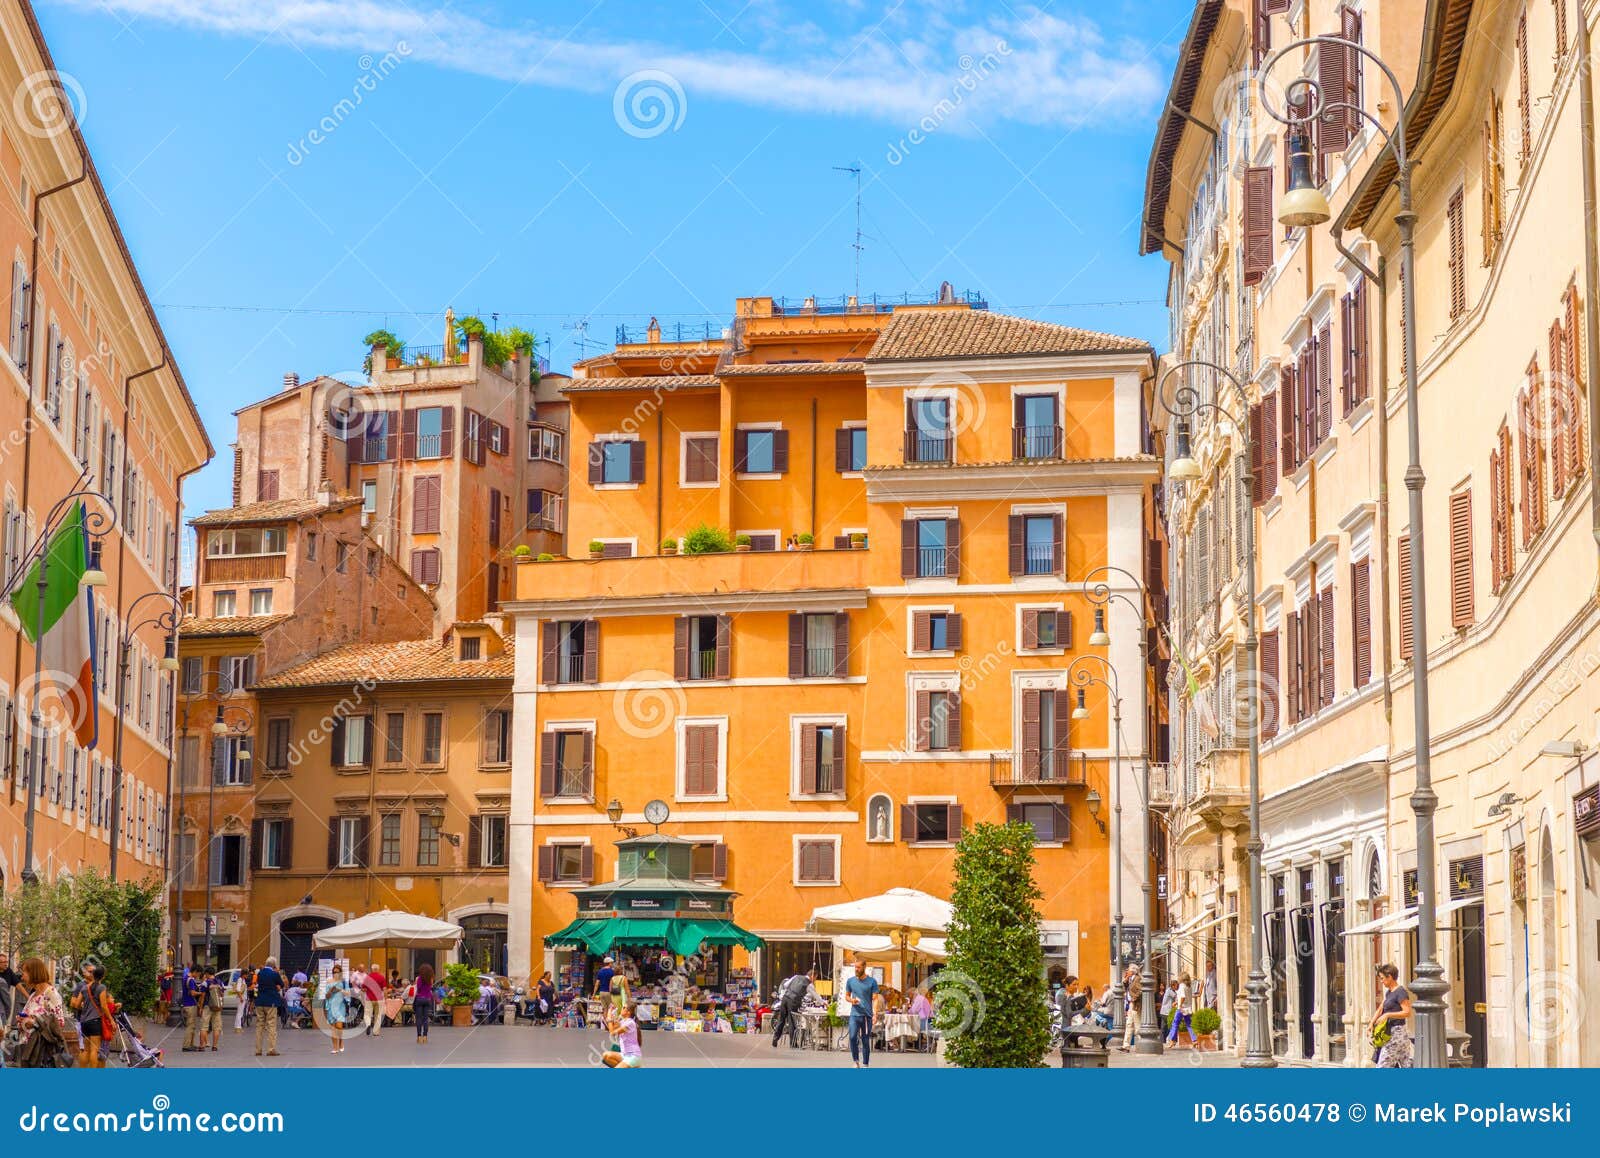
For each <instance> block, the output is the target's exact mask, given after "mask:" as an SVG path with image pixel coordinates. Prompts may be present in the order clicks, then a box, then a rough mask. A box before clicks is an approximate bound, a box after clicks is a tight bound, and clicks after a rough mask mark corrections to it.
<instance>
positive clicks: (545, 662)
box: [539, 619, 561, 684]
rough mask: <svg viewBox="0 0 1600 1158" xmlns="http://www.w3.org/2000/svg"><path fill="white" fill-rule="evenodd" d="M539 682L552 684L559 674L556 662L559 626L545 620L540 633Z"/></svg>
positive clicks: (558, 647)
mask: <svg viewBox="0 0 1600 1158" xmlns="http://www.w3.org/2000/svg"><path fill="white" fill-rule="evenodd" d="M539 643H540V655H539V682H541V683H546V684H553V683H555V682H556V676H557V675H558V674H559V673H558V671H557V667H556V660H557V658H558V657H559V655H560V649H561V624H559V623H557V622H556V621H555V620H554V619H546V620H545V621H544V623H543V625H542V627H541V631H540V641H539Z"/></svg>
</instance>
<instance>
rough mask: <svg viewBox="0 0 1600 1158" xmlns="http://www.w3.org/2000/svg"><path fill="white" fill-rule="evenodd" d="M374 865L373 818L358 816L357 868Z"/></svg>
mask: <svg viewBox="0 0 1600 1158" xmlns="http://www.w3.org/2000/svg"><path fill="white" fill-rule="evenodd" d="M371 864H372V817H370V816H358V817H357V818H356V867H357V868H367V867H368V866H369V865H371Z"/></svg>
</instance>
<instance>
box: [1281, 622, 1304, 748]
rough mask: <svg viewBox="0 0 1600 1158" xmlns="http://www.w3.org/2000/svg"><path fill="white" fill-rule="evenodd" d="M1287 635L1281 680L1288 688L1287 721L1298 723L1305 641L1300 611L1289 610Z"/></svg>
mask: <svg viewBox="0 0 1600 1158" xmlns="http://www.w3.org/2000/svg"><path fill="white" fill-rule="evenodd" d="M1287 624H1288V635H1289V655H1288V662H1287V664H1286V666H1285V668H1284V673H1283V676H1284V679H1283V682H1284V683H1285V684H1286V685H1287V686H1288V688H1289V722H1290V723H1291V724H1294V723H1298V722H1299V720H1300V717H1301V714H1302V712H1303V711H1304V708H1303V702H1304V701H1303V692H1304V691H1305V672H1304V666H1303V665H1304V662H1305V661H1304V655H1303V654H1302V645H1303V643H1304V642H1305V641H1304V638H1303V633H1302V632H1301V630H1300V613H1299V612H1298V611H1291V612H1289V617H1288V620H1287Z"/></svg>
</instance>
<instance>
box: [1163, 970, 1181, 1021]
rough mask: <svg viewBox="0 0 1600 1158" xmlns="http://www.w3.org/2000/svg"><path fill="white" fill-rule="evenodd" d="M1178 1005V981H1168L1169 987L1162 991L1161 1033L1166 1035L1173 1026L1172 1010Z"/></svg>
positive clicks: (1170, 979)
mask: <svg viewBox="0 0 1600 1158" xmlns="http://www.w3.org/2000/svg"><path fill="white" fill-rule="evenodd" d="M1177 1004H1178V979H1177V978H1176V977H1170V978H1168V979H1167V987H1166V988H1165V989H1163V990H1162V991H1161V1032H1162V1034H1163V1035H1165V1034H1166V1032H1167V1030H1168V1029H1169V1028H1171V1026H1172V1010H1173V1008H1174V1007H1175V1006H1176V1005H1177Z"/></svg>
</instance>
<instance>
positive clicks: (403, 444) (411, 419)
mask: <svg viewBox="0 0 1600 1158" xmlns="http://www.w3.org/2000/svg"><path fill="white" fill-rule="evenodd" d="M400 457H401V458H405V459H413V458H416V457H417V412H416V411H415V410H402V411H401V412H400Z"/></svg>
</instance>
